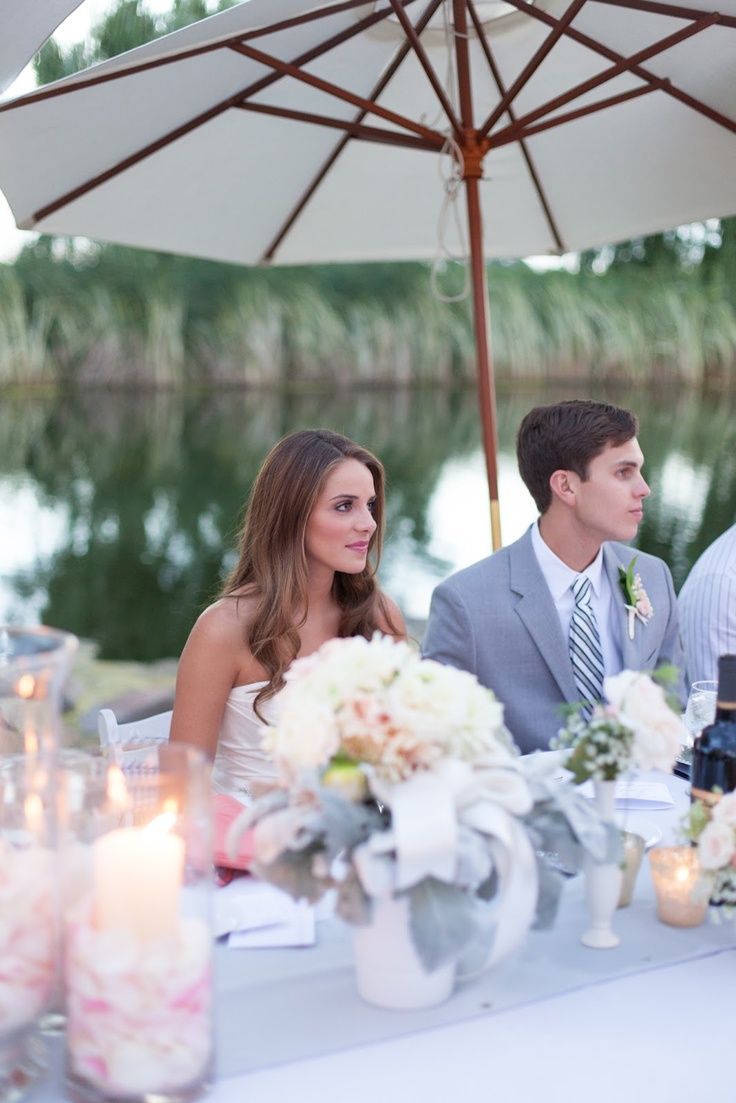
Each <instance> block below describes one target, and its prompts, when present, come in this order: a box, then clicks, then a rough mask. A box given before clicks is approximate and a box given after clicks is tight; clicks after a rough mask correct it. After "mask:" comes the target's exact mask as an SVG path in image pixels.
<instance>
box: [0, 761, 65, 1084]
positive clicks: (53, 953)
mask: <svg viewBox="0 0 736 1103" xmlns="http://www.w3.org/2000/svg"><path fill="white" fill-rule="evenodd" d="M53 834H54V808H53V769H52V767H51V766H49V764H48V763H47V762H46V761H44V760H43V759H41V758H39V757H38V756H34V755H27V756H26V755H23V756H8V757H6V758H5V759H3V760H2V762H1V763H0V1100H2V1101H3V1103H6V1101H8V1103H9V1101H11V1100H12V1101H15V1100H17V1099H19V1098H21V1097H22V1096H23V1095H24V1094H25V1092H26V1091H28V1090H29V1089H30V1088H31V1087H32V1086H33V1085H34V1084H35V1083H36V1081H37V1080H39V1079H40V1077H41V1076H42V1075H43V1073H44V1071H45V1068H46V1050H45V1046H44V1045H43V1043H42V1041H41V1039H40V1037H39V1030H38V1024H39V1019H40V1017H41V1016H42V1015H43V1013H44V1012H45V1011H46V1009H47V1007H48V1005H49V1003H50V1000H51V996H52V993H53V990H54V981H55V977H56V970H57V946H58V938H57V930H58V928H57V918H58V916H57V907H56V905H57V900H56V891H55V890H56V880H55V876H54V873H55V868H56V867H55V854H54V850H53Z"/></svg>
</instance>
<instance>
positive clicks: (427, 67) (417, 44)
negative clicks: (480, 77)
mask: <svg viewBox="0 0 736 1103" xmlns="http://www.w3.org/2000/svg"><path fill="white" fill-rule="evenodd" d="M390 2H391V5H392V7H393V8H394V11H395V12H396V18H397V19H398V20H399V22H400V23H401V26H402V27H403V29H404V34H405V35H406V37H407V39H408V40H409V42H410V43H411V46H412V49H413V50H414V54H415V56H416V58H417V60H418V62H419V64H420V65H421V67H422V69H423V70H424V72H425V73H426V75H427V79H428V80H429V83H430V84H431V85H432V88H433V89H434V93H435V95H436V96H437V99H438V100H439V102H440V104H441V105H442V110H443V111H444V112H445V114H446V115H447V118H448V120H449V122H450V126H451V127H452V129H453V130H454V131H455V133H456V134H460V133H461V131H462V127H461V125H460V120H459V119H458V117H457V114H456V113H455V108H454V107H453V106H452V104H451V103H450V100H449V98H448V96H447V93H446V92H445V89H444V88H443V86H442V82H441V81H440V79H439V77H438V76H437V73H436V72H435V70H434V66H433V65H432V62H431V61H430V60H429V58H428V56H427V52H426V50H425V49H424V46H422V43H421V41H420V39H419V35H418V34H417V33H416V31H415V29H414V26H413V24H412V22H411V20H410V19H408V18H407V15H406V12H405V11H404V10H403V7H402V5H401V3H400V0H390Z"/></svg>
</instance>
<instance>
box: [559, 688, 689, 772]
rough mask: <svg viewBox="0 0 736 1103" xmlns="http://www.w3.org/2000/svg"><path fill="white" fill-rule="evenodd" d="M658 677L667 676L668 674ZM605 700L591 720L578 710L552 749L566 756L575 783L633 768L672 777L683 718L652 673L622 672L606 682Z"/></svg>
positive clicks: (562, 730) (574, 710)
mask: <svg viewBox="0 0 736 1103" xmlns="http://www.w3.org/2000/svg"><path fill="white" fill-rule="evenodd" d="M658 676H660V677H663V678H666V677H668V672H667V671H658ZM603 692H604V694H605V697H606V699H607V700H606V701H605V702H603V701H601V702H600V703H599V704H597V705H595V706H594V708H593V712H592V714H591V716H590V717H589V718H588V719H585V718H584V717H583V716H582V715H581V714H580V711H579V709H578V708H577V707H575V708H572V709H570V710H569V715H568V719H567V723H566V725H565V727H564V728H562V729H561V730H560V732H559V734H558V736H557V738H556V739H555V740H553V741H552V745H553V746H554V747H556V748H557V749H559V750H564V751H566V752H567V757H566V760H565V765H566V767H567V768H568V770H571V771H572V773H573V775H574V778H575V782H576V783H577V784H581V783H582V782H584V781H587V779H588V778H593V779H594V780H595V781H614V780H615V779H616V778H618V777H620V776H621V775H623V774H626V773H629V772H630V771H632V770H634V769H639V770H662V771H663V772H664V773H670V772H671V770H672V767H673V766H674V764H675V760H676V758H677V756H678V754H679V752H680V747H681V745H682V742H683V736H684V733H683V727H682V721H681V719H680V716H679V713H677V712H675V711H674V709H673V708H672V706H671V705H670V704H669V703H668V701H667V698H666V695H665V691H664V689H663V687H662V686H661V685H659V684H658V683H657V682H655V681H654V680H653V678H651V677H650V676H649V675H648V674H644V673H641V672H637V671H634V670H622V671H621V673H620V674H616V675H615V676H613V677H610V678H606V679H604V682H603Z"/></svg>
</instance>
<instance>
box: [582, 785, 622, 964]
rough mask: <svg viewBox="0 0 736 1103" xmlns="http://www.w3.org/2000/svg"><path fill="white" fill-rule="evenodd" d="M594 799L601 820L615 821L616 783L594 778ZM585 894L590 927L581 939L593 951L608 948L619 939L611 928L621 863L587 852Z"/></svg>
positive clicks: (620, 878)
mask: <svg viewBox="0 0 736 1103" xmlns="http://www.w3.org/2000/svg"><path fill="white" fill-rule="evenodd" d="M593 788H594V791H595V802H596V805H597V807H598V811H599V813H600V816H601V819H602V820H605V821H606V822H607V823H614V822H615V820H614V808H615V804H616V782H615V781H594V782H593ZM583 872H584V876H585V896H586V899H587V901H588V909H589V911H590V926H589V927H588V929H587V931H586V932H585V934H584V935H583V936H582V938H581V939H580V941H581V942H582V943H583V945H584V946H590V947H591V948H592V949H594V950H611V949H613V947H614V946H618V944H619V942H620V939H619V937H618V935H617V934H616V933H615V931H614V930H613V928H612V927H611V920H612V918H613V916H614V914H615V912H616V907H617V905H618V900H619V896H620V894H621V881H622V879H623V870H622V868H621V864H620V862H594V861H593V859H592V858H591V857H590V856H589V855H588V856H587V857H586V859H585V863H584V865H583Z"/></svg>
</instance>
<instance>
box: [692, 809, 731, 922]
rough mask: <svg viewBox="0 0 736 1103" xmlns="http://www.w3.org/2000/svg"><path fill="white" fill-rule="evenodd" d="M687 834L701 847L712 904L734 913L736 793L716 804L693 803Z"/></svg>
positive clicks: (702, 867)
mask: <svg viewBox="0 0 736 1103" xmlns="http://www.w3.org/2000/svg"><path fill="white" fill-rule="evenodd" d="M685 834H686V836H687V838H689V839H690V840H691V842H694V843H695V844H696V845H697V848H698V858H699V860H700V867H701V869H702V870H703V871H704V872H705V875H706V883H707V885H708V887H709V890H710V902H711V904H716V905H722V906H723V907H725V908H726V910H727V912H728V913H729V914H730V913H732V912H733V910H734V908H736V793H726V794H725V796H721V797H720V799H719V800H717V801H715V802H714V803H713V804H705V803H704V802H703V801H702V800H695V801H693V803H692V804H691V805H690V809H689V811H688V815H687V818H686V820H685Z"/></svg>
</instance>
